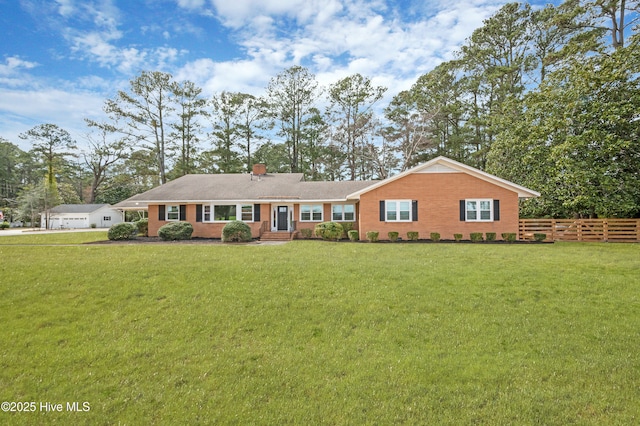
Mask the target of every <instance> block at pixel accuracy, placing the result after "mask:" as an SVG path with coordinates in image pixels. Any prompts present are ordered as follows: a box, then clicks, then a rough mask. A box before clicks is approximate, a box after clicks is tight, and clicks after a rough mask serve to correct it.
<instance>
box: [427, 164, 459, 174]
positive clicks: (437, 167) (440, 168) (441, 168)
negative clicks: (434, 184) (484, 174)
mask: <svg viewBox="0 0 640 426" xmlns="http://www.w3.org/2000/svg"><path fill="white" fill-rule="evenodd" d="M416 173H462V172H461V171H460V170H456V169H454V168H452V167H449V166H446V165H444V164H440V163H435V164H432V165H430V166H428V167H425V168H424V169H421V170H418V171H417V172H416Z"/></svg>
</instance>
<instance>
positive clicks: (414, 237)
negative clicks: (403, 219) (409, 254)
mask: <svg viewBox="0 0 640 426" xmlns="http://www.w3.org/2000/svg"><path fill="white" fill-rule="evenodd" d="M419 237H420V233H419V232H418V231H409V232H407V239H408V240H410V241H418V238H419Z"/></svg>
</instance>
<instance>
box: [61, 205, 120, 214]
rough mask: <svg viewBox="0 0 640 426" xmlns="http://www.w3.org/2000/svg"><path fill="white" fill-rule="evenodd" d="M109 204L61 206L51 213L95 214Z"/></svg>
mask: <svg viewBox="0 0 640 426" xmlns="http://www.w3.org/2000/svg"><path fill="white" fill-rule="evenodd" d="M102 207H110V206H109V204H60V205H59V206H55V207H54V208H52V209H50V210H49V212H50V213H93V212H94V211H96V210H98V209H101V208H102Z"/></svg>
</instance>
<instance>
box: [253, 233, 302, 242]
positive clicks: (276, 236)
mask: <svg viewBox="0 0 640 426" xmlns="http://www.w3.org/2000/svg"><path fill="white" fill-rule="evenodd" d="M297 234H298V231H293V232H289V231H280V232H271V231H267V232H263V233H262V235H261V236H260V241H291V240H293V239H294V238H295V237H296V235H297Z"/></svg>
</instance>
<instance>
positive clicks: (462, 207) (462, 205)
mask: <svg viewBox="0 0 640 426" xmlns="http://www.w3.org/2000/svg"><path fill="white" fill-rule="evenodd" d="M466 220H467V212H466V210H465V201H464V200H460V222H465V221H466Z"/></svg>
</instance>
